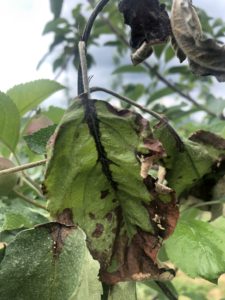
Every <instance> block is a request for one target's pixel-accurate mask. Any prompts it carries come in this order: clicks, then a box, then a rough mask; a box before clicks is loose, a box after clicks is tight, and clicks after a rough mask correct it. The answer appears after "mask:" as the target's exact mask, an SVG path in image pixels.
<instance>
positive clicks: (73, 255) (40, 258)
mask: <svg viewBox="0 0 225 300" xmlns="http://www.w3.org/2000/svg"><path fill="white" fill-rule="evenodd" d="M85 252H86V244H85V235H84V234H83V232H82V231H81V230H80V229H79V228H74V227H68V226H65V225H62V224H59V223H56V222H52V223H49V224H44V225H42V226H39V227H36V228H35V229H29V230H25V231H22V232H20V233H19V234H18V235H17V236H16V238H15V240H14V241H12V242H11V243H10V244H9V245H8V246H7V247H6V250H5V255H4V258H3V260H2V262H1V265H0V266H1V268H0V294H1V300H9V299H15V300H20V299H24V300H26V299H27V300H28V299H32V300H40V299H42V300H49V299H55V300H62V299H70V297H71V296H72V295H73V293H74V292H75V291H76V290H77V288H78V287H79V282H80V276H81V270H82V266H83V263H84V257H85ZM6 283H7V284H6Z"/></svg>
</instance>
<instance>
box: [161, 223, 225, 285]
mask: <svg viewBox="0 0 225 300" xmlns="http://www.w3.org/2000/svg"><path fill="white" fill-rule="evenodd" d="M165 245H166V252H167V255H168V257H169V259H170V260H171V261H172V262H173V263H174V264H175V265H176V266H177V267H179V268H180V269H181V270H182V271H184V272H185V273H186V274H188V275H189V276H191V277H202V278H205V279H207V280H210V281H213V282H215V281H216V280H217V279H218V277H219V276H220V275H221V274H222V273H224V270H225V250H224V249H225V237H224V232H223V231H222V230H219V229H216V228H214V227H213V226H212V225H210V224H209V223H205V222H202V221H197V220H194V219H193V220H191V221H190V220H188V221H187V220H182V221H179V222H178V225H177V227H176V229H175V232H174V233H173V235H172V236H171V237H170V238H169V239H168V240H167V241H166V244H165Z"/></svg>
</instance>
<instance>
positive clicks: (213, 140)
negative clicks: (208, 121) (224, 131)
mask: <svg viewBox="0 0 225 300" xmlns="http://www.w3.org/2000/svg"><path fill="white" fill-rule="evenodd" d="M189 139H190V140H191V141H194V142H197V143H200V144H203V145H207V146H211V147H214V148H216V149H218V150H225V139H224V138H222V137H221V136H219V135H216V134H215V133H212V132H210V131H205V130H198V131H196V132H195V133H193V134H192V135H191V136H190V138H189Z"/></svg>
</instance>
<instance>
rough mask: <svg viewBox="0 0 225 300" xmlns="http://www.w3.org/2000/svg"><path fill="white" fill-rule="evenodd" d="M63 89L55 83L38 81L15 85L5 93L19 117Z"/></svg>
mask: <svg viewBox="0 0 225 300" xmlns="http://www.w3.org/2000/svg"><path fill="white" fill-rule="evenodd" d="M63 88H64V87H63V86H62V85H61V84H59V83H58V82H56V81H53V80H47V79H40V80H36V81H32V82H28V83H25V84H20V85H16V86H14V87H13V88H11V89H10V90H8V91H7V95H8V96H9V97H10V98H11V99H12V100H13V102H14V103H15V104H16V106H17V108H18V110H19V112H20V115H24V114H25V113H27V112H28V111H29V110H31V109H34V108H36V107H37V106H38V105H39V104H40V103H41V102H43V101H44V100H45V99H47V98H48V97H49V96H51V95H52V94H54V93H55V92H57V91H59V90H62V89H63Z"/></svg>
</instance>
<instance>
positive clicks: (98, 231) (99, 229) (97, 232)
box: [92, 223, 104, 238]
mask: <svg viewBox="0 0 225 300" xmlns="http://www.w3.org/2000/svg"><path fill="white" fill-rule="evenodd" d="M103 231H104V226H103V225H102V224H100V223H97V224H96V227H95V230H94V232H92V237H94V238H99V237H100V236H101V235H102V234H103Z"/></svg>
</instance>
